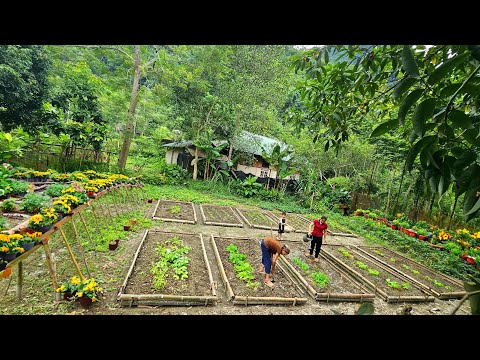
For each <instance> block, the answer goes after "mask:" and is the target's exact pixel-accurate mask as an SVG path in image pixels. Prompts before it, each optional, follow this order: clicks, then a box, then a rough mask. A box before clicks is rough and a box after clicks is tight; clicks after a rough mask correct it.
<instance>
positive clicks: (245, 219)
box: [236, 208, 253, 227]
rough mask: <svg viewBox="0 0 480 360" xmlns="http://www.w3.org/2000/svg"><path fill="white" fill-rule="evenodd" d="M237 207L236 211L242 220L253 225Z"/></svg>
mask: <svg viewBox="0 0 480 360" xmlns="http://www.w3.org/2000/svg"><path fill="white" fill-rule="evenodd" d="M236 209H237V212H238V215H240V217H241V218H242V220H243V221H245V223H246V224H247V225H248V226H250V227H253V225H252V224H251V223H250V221H248V220H247V218H246V217H245V215H243V213H242V211H241V210H240V209H238V208H236Z"/></svg>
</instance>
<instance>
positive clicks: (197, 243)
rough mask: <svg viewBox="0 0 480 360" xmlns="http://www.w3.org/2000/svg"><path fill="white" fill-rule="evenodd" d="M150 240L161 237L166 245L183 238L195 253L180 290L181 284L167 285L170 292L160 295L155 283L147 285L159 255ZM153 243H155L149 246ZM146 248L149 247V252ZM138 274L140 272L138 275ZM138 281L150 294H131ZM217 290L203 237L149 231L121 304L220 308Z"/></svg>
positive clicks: (120, 295)
mask: <svg viewBox="0 0 480 360" xmlns="http://www.w3.org/2000/svg"><path fill="white" fill-rule="evenodd" d="M149 236H153V237H154V236H157V237H159V238H160V239H161V242H162V243H165V241H166V240H168V238H169V237H177V238H180V239H181V240H182V242H185V243H186V245H187V246H189V247H191V249H192V250H191V252H189V253H188V257H189V258H190V260H191V266H189V270H188V278H187V279H186V280H185V283H183V284H180V286H178V285H179V283H176V284H172V282H170V283H167V284H165V289H167V290H166V291H165V292H164V293H159V292H156V291H159V290H156V291H155V290H152V286H149V284H151V282H145V280H146V278H147V279H149V278H150V277H151V278H153V276H150V275H151V274H150V271H148V270H150V268H151V266H152V261H153V255H155V254H156V252H155V244H154V243H153V241H154V240H153V239H148V238H147V237H149ZM149 242H151V243H150V244H148V243H149ZM158 243H160V242H158ZM146 245H148V248H147V246H146ZM140 255H141V256H140ZM202 263H203V264H202ZM137 267H138V268H137ZM134 270H136V271H135V272H134ZM168 279H170V278H168ZM134 281H139V282H140V283H141V284H140V286H139V287H138V288H141V289H144V290H146V291H141V292H142V293H130V292H129V291H130V288H131V287H133V286H134V283H133V282H134ZM168 281H170V280H168ZM216 287H217V284H216V283H215V282H214V281H213V275H212V271H211V268H210V264H209V261H208V256H207V252H206V249H205V243H204V241H203V236H202V234H195V233H183V232H169V231H159V230H145V233H144V234H143V237H142V240H141V241H140V244H139V246H138V249H137V251H136V252H135V255H134V257H133V261H132V264H131V265H130V268H129V270H128V273H127V275H126V277H125V280H124V281H123V284H122V286H121V287H120V290H119V292H118V294H117V301H119V302H120V305H121V306H128V307H132V306H138V305H151V306H192V305H197V306H207V305H216V303H217V299H218V298H217V292H216ZM169 291H170V292H169ZM190 291H191V292H190ZM194 291H198V292H203V294H194V293H193V292H194ZM147 292H151V293H147ZM185 293H186V294H185Z"/></svg>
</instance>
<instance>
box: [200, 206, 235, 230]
mask: <svg viewBox="0 0 480 360" xmlns="http://www.w3.org/2000/svg"><path fill="white" fill-rule="evenodd" d="M200 212H201V213H202V219H203V222H204V224H205V225H217V226H231V227H243V222H242V219H240V217H239V216H238V215H237V213H236V212H235V210H233V208H232V207H230V206H218V205H208V204H200Z"/></svg>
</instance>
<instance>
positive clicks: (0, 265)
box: [0, 261, 7, 271]
mask: <svg viewBox="0 0 480 360" xmlns="http://www.w3.org/2000/svg"><path fill="white" fill-rule="evenodd" d="M6 267H7V263H6V262H4V261H0V271H3V270H4V269H5V268H6Z"/></svg>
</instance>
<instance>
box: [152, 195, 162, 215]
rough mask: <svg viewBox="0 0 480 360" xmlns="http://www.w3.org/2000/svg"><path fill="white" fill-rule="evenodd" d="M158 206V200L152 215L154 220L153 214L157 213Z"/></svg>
mask: <svg viewBox="0 0 480 360" xmlns="http://www.w3.org/2000/svg"><path fill="white" fill-rule="evenodd" d="M159 205H160V199H158V200H157V204H156V205H155V209H154V210H153V213H152V219H155V214H156V213H157V209H158V206H159Z"/></svg>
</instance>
